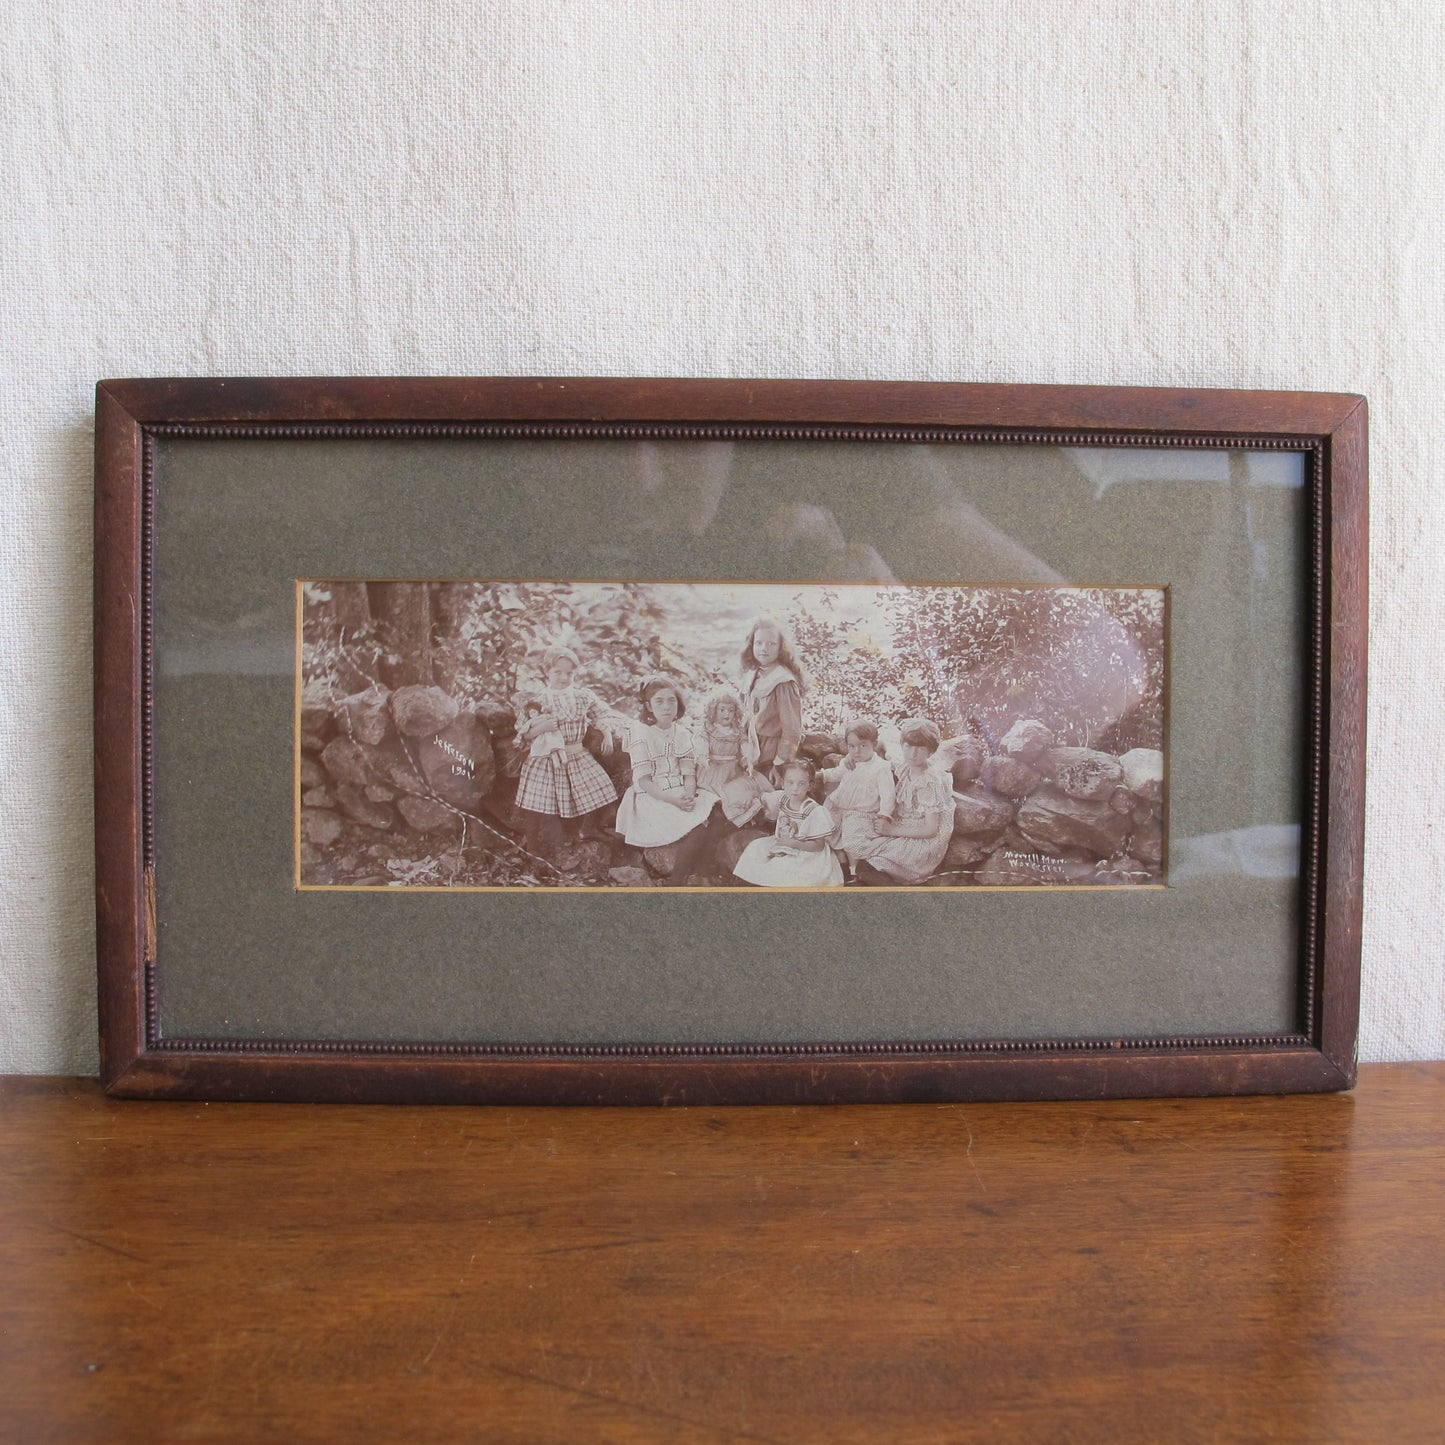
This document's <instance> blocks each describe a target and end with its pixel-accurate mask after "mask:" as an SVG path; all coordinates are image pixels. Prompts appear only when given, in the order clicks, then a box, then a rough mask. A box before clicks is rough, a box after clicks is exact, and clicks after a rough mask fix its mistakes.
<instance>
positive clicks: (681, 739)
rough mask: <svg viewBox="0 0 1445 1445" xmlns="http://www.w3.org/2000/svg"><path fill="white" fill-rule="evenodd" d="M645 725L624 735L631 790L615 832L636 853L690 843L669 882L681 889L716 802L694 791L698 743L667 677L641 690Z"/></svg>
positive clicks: (699, 790) (704, 792) (713, 796)
mask: <svg viewBox="0 0 1445 1445" xmlns="http://www.w3.org/2000/svg"><path fill="white" fill-rule="evenodd" d="M638 696H639V697H640V698H641V700H642V711H643V717H644V719H645V721H644V722H643V724H642V725H641V726H640V727H639V726H636V725H634V726H633V727H632V728H631V729H630V730H629V732H628V736H627V751H628V754H629V756H630V757H631V759H632V786H631V787H630V788H628V790H627V791H626V792H625V793H624V794H623V795H622V801H621V803H619V804H618V807H617V831H618V832H619V833H621V834H622V836H623V839H624V841H626V842H627V843H628V844H629V845H630V846H632V847H634V848H664V847H666V846H667V845H668V844H671V843H680V842H682V841H683V840H684V839H686V840H688V844H689V846H687V847H685V848H682V849H680V850H679V852H678V855H677V860H676V862H675V863H674V865H673V869H672V873H671V881H673V882H675V883H685V882H686V881H687V878H688V875H689V873H691V872H692V871H693V865H694V864H695V862H696V861H697V855H698V854H699V853H700V852H701V850H702V847H703V845H704V843H705V842H706V837H705V834H704V831H703V830H704V828H705V826H706V824H707V821H708V818H709V816H710V815H711V813H712V810H713V808H714V807H715V806H716V805H717V802H718V797H717V794H716V793H714V792H711V791H709V790H708V789H705V788H699V787H698V754H699V748H698V740H697V738H696V737H695V736H694V734H693V731H692V729H691V728H689V727H687V726H685V725H684V724H683V723H682V722H680V721H679V719H681V718H682V717H684V716H686V713H687V704H686V703H685V702H684V700H683V696H682V692H681V690H680V689H679V687H678V685H677V684H676V683H675V682H673V681H672V679H671V678H667V677H659V676H654V677H649V678H648V679H647V681H646V682H644V683H643V684H642V687H641V688H640V689H639V692H638Z"/></svg>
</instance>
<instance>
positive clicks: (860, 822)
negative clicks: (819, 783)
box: [818, 719, 896, 868]
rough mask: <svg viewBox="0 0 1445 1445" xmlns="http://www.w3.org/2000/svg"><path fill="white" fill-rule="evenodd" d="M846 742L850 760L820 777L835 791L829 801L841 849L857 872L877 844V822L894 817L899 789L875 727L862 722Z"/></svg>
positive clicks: (827, 770) (858, 722)
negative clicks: (873, 845)
mask: <svg viewBox="0 0 1445 1445" xmlns="http://www.w3.org/2000/svg"><path fill="white" fill-rule="evenodd" d="M845 740H846V742H847V745H848V756H847V757H846V758H844V760H843V761H842V762H841V763H840V764H839V765H838V766H837V767H836V768H824V769H822V771H821V772H820V773H819V774H818V776H819V777H820V778H822V779H823V781H824V782H825V783H827V784H828V785H829V786H830V787H832V789H833V791H832V792H831V793H829V794H828V796H827V800H826V801H827V805H828V811H829V812H830V813H831V814H832V815H833V818H834V820H835V821H836V822H837V824H838V846H839V847H840V848H841V849H842V850H843V852H844V853H846V854H847V856H848V863H849V865H850V866H851V867H855V868H856V867H857V864H858V859H859V857H860V856H862V855H863V853H864V850H865V849H866V848H868V847H869V845H871V844H872V843H873V842H874V841H876V835H875V834H874V831H873V824H874V822H875V821H876V820H877V819H878V818H880V817H883V818H890V819H891V818H892V816H893V810H894V807H895V806H896V804H895V788H894V779H893V765H892V764H891V763H890V762H889V761H888V759H887V758H886V757H884V755H883V744H882V743H880V742H879V741H878V729H877V727H876V726H875V725H874V724H873V723H871V722H867V721H864V720H863V719H859V720H858V721H857V722H855V723H853V724H852V725H851V726H850V727H849V728H848V732H847V734H846V739H845Z"/></svg>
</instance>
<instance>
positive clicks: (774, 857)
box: [733, 758, 843, 888]
mask: <svg viewBox="0 0 1445 1445" xmlns="http://www.w3.org/2000/svg"><path fill="white" fill-rule="evenodd" d="M814 775H815V769H814V767H813V764H812V762H811V761H810V760H809V759H807V758H794V759H793V760H792V762H790V763H785V764H784V765H783V789H782V792H781V793H770V794H768V797H767V799H766V800H765V801H766V802H767V805H768V810H769V812H771V811H772V810H773V808H774V807H776V809H777V819H778V821H777V826H776V828H775V829H774V832H773V836H772V837H770V838H756V839H754V840H753V841H752V842H751V843H749V844H748V846H747V847H746V848H745V849H744V850H743V855H742V857H741V858H739V859H738V861H737V866H736V867H735V868H734V869H733V872H734V873H735V874H736V875H737V876H738V877H739V878H741V879H742V880H743V882H745V883H754V884H756V885H757V886H758V887H760V888H840V887H842V885H843V866H842V864H841V863H839V862H838V855H837V854H836V853H834V851H833V849H832V846H831V844H832V837H833V832H834V828H833V819H832V816H831V815H830V814H829V812H828V810H827V808H825V807H824V806H823V804H822V803H818V802H814V800H813V799H812V798H810V797H809V796H808V789H809V788H810V787H812V785H813V778H814Z"/></svg>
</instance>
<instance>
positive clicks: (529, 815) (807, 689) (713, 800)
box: [296, 580, 1167, 891]
mask: <svg viewBox="0 0 1445 1445" xmlns="http://www.w3.org/2000/svg"><path fill="white" fill-rule="evenodd" d="M297 608H298V619H297V653H298V657H297V665H298V677H297V750H296V769H297V775H296V800H297V813H296V883H297V886H298V887H300V888H303V889H308V888H331V889H334V888H346V889H359V888H364V889H428V888H430V889H558V888H564V889H579V888H582V889H599V888H605V889H636V890H647V889H654V888H688V889H706V890H720V889H747V888H754V889H756V888H764V889H778V890H807V891H814V890H827V889H837V888H887V889H899V888H919V887H927V888H963V889H967V888H1015V887H1070V888H1080V887H1094V888H1137V887H1141V886H1144V887H1148V886H1160V885H1162V884H1163V883H1164V882H1165V872H1166V840H1167V827H1166V821H1167V770H1166V765H1165V738H1166V703H1167V644H1166V638H1167V590H1166V589H1165V588H1163V587H1072V586H1057V585H1033V586H992V587H981V586H956V585H955V586H913V585H909V586H902V585H876V584H868V585H855V584H835V585H824V584H818V583H795V584H784V583H767V584H761V583H719V582H667V583H659V582H627V581H602V582H558V581H510V580H509V581H396V580H388V581H358V580H306V581H303V582H300V583H298V585H297Z"/></svg>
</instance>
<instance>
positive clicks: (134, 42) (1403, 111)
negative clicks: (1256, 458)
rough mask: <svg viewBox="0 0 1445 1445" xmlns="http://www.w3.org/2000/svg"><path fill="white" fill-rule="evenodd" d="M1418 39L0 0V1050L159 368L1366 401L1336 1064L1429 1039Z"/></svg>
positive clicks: (73, 843) (1282, 13)
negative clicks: (1363, 741)
mask: <svg viewBox="0 0 1445 1445" xmlns="http://www.w3.org/2000/svg"><path fill="white" fill-rule="evenodd" d="M1442 54H1445V6H1442V5H1440V4H1439V3H1438V0H1400V3H1387V0H1368V3H1360V0H1319V3H1296V4H1293V5H1289V6H1281V5H1278V4H1276V3H1274V0H1234V3H1213V4H1201V3H1185V0H1164V3H1161V4H1156V5H1141V4H1138V3H1137V0H1034V3H1030V4H1028V5H1023V4H1019V5H1014V6H1010V5H1006V4H1000V3H998V0H969V3H957V4H948V3H939V0H929V3H922V0H920V3H911V0H713V3H709V4H706V5H697V4H689V3H685V0H670V3H663V0H636V3H626V0H537V3H531V0H528V3H521V0H496V3H465V4H463V3H440V0H437V3H431V0H428V3H423V0H414V3H397V0H384V3H376V0H344V3H341V0H337V3H321V0H275V3H261V4H258V3H256V0H194V3H185V0H54V3H51V4H39V3H31V0H18V3H17V0H9V3H8V4H6V5H5V7H4V24H3V26H0V55H3V60H4V66H3V73H4V75H5V76H6V84H5V86H4V87H3V89H0V124H3V134H4V149H3V157H4V162H5V164H4V170H3V186H0V223H3V234H0V278H3V279H0V296H3V313H0V317H3V335H0V346H3V361H0V386H3V417H4V445H3V447H0V479H3V481H0V485H3V505H4V519H5V525H4V527H3V529H0V548H3V551H4V573H3V575H4V588H3V607H4V620H3V631H0V665H3V670H4V671H3V685H0V719H3V721H0V727H3V736H4V743H3V751H0V764H3V768H4V774H3V797H4V806H5V818H6V826H5V828H4V832H3V838H0V878H3V897H0V1069H4V1070H10V1071H17V1070H19V1071H31V1070H35V1071H49V1070H55V1071H60V1070H66V1071H80V1072H85V1071H91V1070H93V1069H94V1068H95V1066H96V1049H95V1044H94V1031H95V1016H94V1004H93V985H92V973H93V957H92V947H93V934H92V922H91V918H92V907H91V889H92V877H91V869H90V856H89V855H90V826H91V815H90V800H89V790H90V758H89V750H90V714H89V707H90V698H89V685H90V683H89V646H90V637H89V617H88V608H89V588H90V537H89V526H90V444H91V438H90V413H91V397H92V387H93V384H94V382H95V380H96V379H97V378H98V377H102V376H144V375H148V374H149V375H176V374H186V373H194V374H206V373H220V374H229V375H236V374H248V373H249V374H268V373H274V374H286V373H313V374H315V373H323V374H325V373H386V372H418V373H454V374H483V375H485V374H490V373H506V372H516V373H562V374H566V373H574V374H575V373H584V374H586V373H594V374H607V373H614V374H619V375H628V374H645V375H670V374H671V375H684V376H687V375H696V376H816V377H895V378H936V379H949V380H991V381H1057V382H1108V383H1145V384H1166V385H1189V386H1231V387H1281V388H1304V389H1317V390H1342V391H1343V390H1348V391H1362V392H1364V393H1366V394H1367V395H1368V396H1369V397H1370V400H1371V403H1372V408H1373V474H1374V475H1373V483H1374V502H1373V507H1372V526H1373V530H1374V540H1373V558H1372V568H1371V576H1372V586H1373V588H1374V602H1373V608H1372V621H1373V635H1372V647H1373V667H1372V672H1373V679H1374V694H1373V704H1372V708H1371V719H1370V721H1371V727H1372V736H1371V742H1370V783H1371V787H1372V789H1373V796H1372V802H1371V807H1370V813H1369V853H1368V858H1369V862H1368V869H1367V880H1366V883H1367V887H1366V943H1365V984H1364V993H1365V997H1364V1034H1363V1048H1362V1052H1363V1054H1364V1056H1365V1057H1367V1058H1375V1059H1379V1058H1407V1057H1433V1058H1440V1057H1445V985H1442V969H1441V945H1440V924H1439V921H1438V917H1437V906H1438V903H1439V900H1440V893H1441V887H1440V885H1441V881H1442V871H1445V870H1442V860H1441V837H1440V834H1441V833H1442V832H1445V824H1439V823H1437V820H1438V819H1439V817H1440V813H1441V809H1440V800H1441V796H1442V788H1445V770H1442V768H1441V767H1440V766H1439V764H1438V758H1439V754H1437V753H1436V752H1435V744H1436V743H1437V742H1438V741H1440V738H1441V729H1440V722H1439V717H1440V711H1441V706H1442V704H1441V695H1442V692H1445V687H1442V684H1445V662H1442V644H1441V637H1442V634H1445V627H1442V618H1441V607H1440V597H1441V582H1442V570H1445V568H1442V560H1441V552H1442V543H1445V487H1442V486H1441V485H1440V484H1439V482H1438V479H1437V474H1438V472H1439V467H1440V463H1439V456H1440V439H1439V433H1440V430H1441V420H1440V419H1441V403H1440V390H1441V387H1442V383H1445V374H1442V366H1441V361H1442V337H1445V304H1442V263H1441V257H1442V254H1445V227H1442V217H1445V124H1442V97H1445V88H1442V86H1441V84H1440V73H1441V71H1440V67H1441V57H1442ZM1432 449H1433V455H1432Z"/></svg>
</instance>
